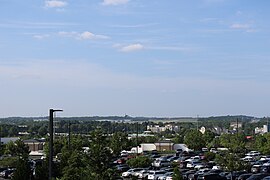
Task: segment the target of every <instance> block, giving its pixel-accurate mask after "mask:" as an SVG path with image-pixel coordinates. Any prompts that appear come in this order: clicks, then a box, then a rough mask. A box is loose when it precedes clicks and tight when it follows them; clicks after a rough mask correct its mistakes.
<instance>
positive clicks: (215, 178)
mask: <svg viewBox="0 0 270 180" xmlns="http://www.w3.org/2000/svg"><path fill="white" fill-rule="evenodd" d="M197 180H227V179H226V177H223V176H220V175H219V174H211V173H210V174H209V173H205V174H203V175H200V176H199V177H198V179H197Z"/></svg>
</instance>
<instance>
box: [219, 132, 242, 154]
mask: <svg viewBox="0 0 270 180" xmlns="http://www.w3.org/2000/svg"><path fill="white" fill-rule="evenodd" d="M220 144H221V145H222V146H224V147H226V148H228V149H229V151H230V152H231V153H242V154H244V153H245V151H246V141H245V135H244V134H222V135H221V136H220Z"/></svg>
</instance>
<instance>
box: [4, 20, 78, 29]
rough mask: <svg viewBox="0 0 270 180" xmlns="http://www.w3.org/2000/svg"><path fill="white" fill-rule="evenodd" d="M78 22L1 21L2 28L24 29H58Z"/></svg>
mask: <svg viewBox="0 0 270 180" xmlns="http://www.w3.org/2000/svg"><path fill="white" fill-rule="evenodd" d="M76 25H78V24H77V23H66V22H27V21H8V22H4V23H0V27H2V28H23V29H56V28H59V27H63V26H76Z"/></svg>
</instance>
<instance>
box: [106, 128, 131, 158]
mask: <svg viewBox="0 0 270 180" xmlns="http://www.w3.org/2000/svg"><path fill="white" fill-rule="evenodd" d="M128 143H129V140H128V136H127V134H126V133H122V132H116V133H114V134H113V135H112V137H111V139H110V148H111V149H112V151H113V155H114V156H118V155H119V154H120V152H121V151H122V150H124V149H126V148H127V147H128Z"/></svg>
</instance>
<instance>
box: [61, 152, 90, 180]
mask: <svg viewBox="0 0 270 180" xmlns="http://www.w3.org/2000/svg"><path fill="white" fill-rule="evenodd" d="M85 156H86V155H85V154H83V153H82V152H80V151H77V150H76V151H73V152H72V154H71V156H70V158H69V160H68V165H67V166H66V167H65V168H64V169H63V174H64V175H63V177H62V178H61V179H62V180H72V179H74V180H75V179H83V178H84V177H85V176H86V170H85V169H86V159H85Z"/></svg>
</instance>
